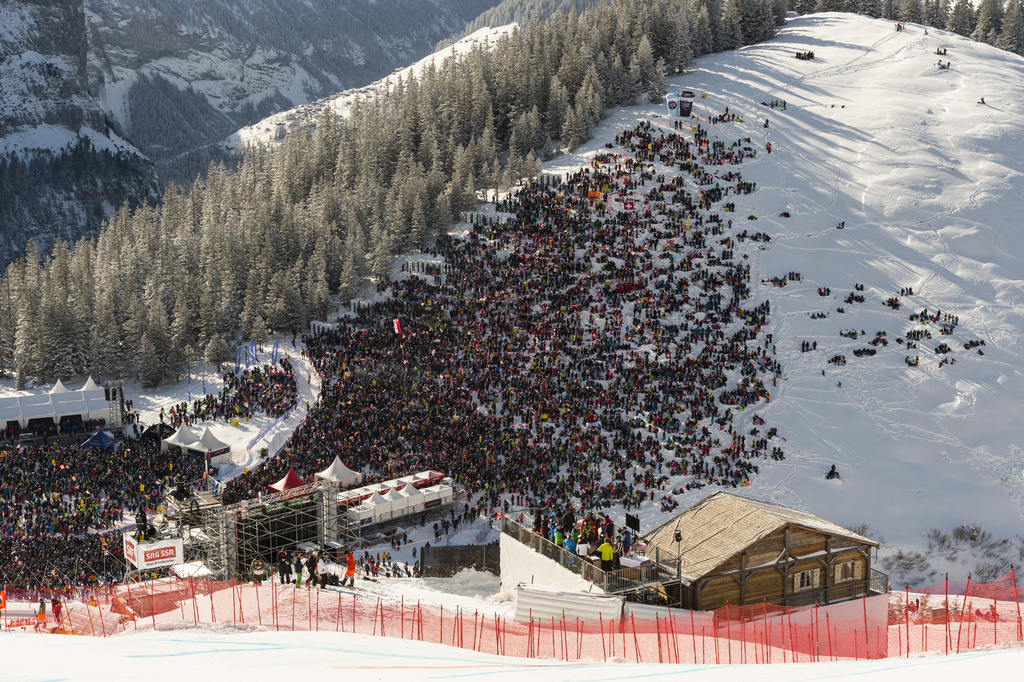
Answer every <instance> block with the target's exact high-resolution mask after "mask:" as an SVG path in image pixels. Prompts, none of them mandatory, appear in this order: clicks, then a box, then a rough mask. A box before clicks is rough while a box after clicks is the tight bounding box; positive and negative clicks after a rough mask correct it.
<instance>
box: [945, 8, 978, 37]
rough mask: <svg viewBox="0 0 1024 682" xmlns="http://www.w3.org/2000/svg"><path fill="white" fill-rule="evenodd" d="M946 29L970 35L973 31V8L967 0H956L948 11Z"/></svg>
mask: <svg viewBox="0 0 1024 682" xmlns="http://www.w3.org/2000/svg"><path fill="white" fill-rule="evenodd" d="M946 30H947V31H952V32H953V33H956V34H958V35H962V36H970V35H971V33H973V32H974V10H973V9H972V8H971V3H970V2H969V0H956V3H955V4H954V5H953V9H951V10H950V12H949V20H948V21H947V22H946Z"/></svg>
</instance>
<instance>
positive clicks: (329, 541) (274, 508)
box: [223, 480, 359, 577]
mask: <svg viewBox="0 0 1024 682" xmlns="http://www.w3.org/2000/svg"><path fill="white" fill-rule="evenodd" d="M223 519H224V526H223V528H224V539H225V541H224V546H225V563H226V566H227V570H228V572H229V574H230V575H233V576H240V577H248V575H249V572H250V570H251V567H252V563H253V561H254V560H255V559H256V558H257V557H259V558H261V559H262V560H263V561H264V563H265V564H267V565H273V564H275V563H276V562H277V559H278V557H279V556H280V554H281V551H282V550H287V551H289V552H291V551H296V550H301V551H309V550H313V549H316V550H319V551H324V552H325V553H328V554H337V553H338V552H341V551H344V550H346V549H348V548H350V547H354V546H355V545H356V543H358V541H359V526H357V525H351V524H349V523H348V522H347V520H344V517H343V516H341V515H339V514H338V499H337V489H336V488H335V487H334V486H333V485H331V484H330V483H327V482H324V481H319V480H318V481H315V482H312V483H307V484H306V485H303V486H299V487H297V488H292V489H290V490H286V491H284V492H281V493H273V494H270V495H263V496H262V497H258V498H254V499H249V500H243V501H241V502H238V503H237V504H233V505H231V506H229V507H225V508H224V514H223Z"/></svg>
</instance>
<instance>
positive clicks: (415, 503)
mask: <svg viewBox="0 0 1024 682" xmlns="http://www.w3.org/2000/svg"><path fill="white" fill-rule="evenodd" d="M398 494H399V495H401V496H402V497H404V498H405V499H406V501H407V502H406V510H407V511H408V512H409V513H413V512H420V511H423V505H424V504H425V501H424V498H423V491H422V490H420V489H419V488H414V487H413V486H411V485H407V486H405V487H404V488H402V489H401V490H399V491H398Z"/></svg>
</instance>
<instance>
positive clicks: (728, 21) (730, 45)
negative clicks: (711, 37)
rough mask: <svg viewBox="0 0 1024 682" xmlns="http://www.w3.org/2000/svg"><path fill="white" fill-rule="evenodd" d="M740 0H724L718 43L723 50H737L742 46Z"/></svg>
mask: <svg viewBox="0 0 1024 682" xmlns="http://www.w3.org/2000/svg"><path fill="white" fill-rule="evenodd" d="M740 2H741V0H725V9H724V10H723V11H722V24H721V30H720V33H719V45H720V46H721V49H723V50H737V49H739V48H740V47H742V46H743V44H744V43H743V9H742V7H741V5H740Z"/></svg>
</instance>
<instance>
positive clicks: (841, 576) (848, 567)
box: [836, 561, 854, 583]
mask: <svg viewBox="0 0 1024 682" xmlns="http://www.w3.org/2000/svg"><path fill="white" fill-rule="evenodd" d="M853 566H854V562H852V561H846V562H844V563H841V564H837V565H836V582H837V583H842V582H846V581H847V580H853Z"/></svg>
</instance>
